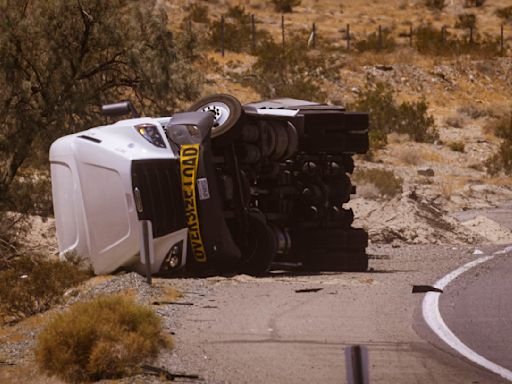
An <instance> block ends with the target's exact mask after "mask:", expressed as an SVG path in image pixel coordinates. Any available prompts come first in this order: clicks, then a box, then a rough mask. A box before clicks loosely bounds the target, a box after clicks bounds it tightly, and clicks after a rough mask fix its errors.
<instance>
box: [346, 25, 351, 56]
mask: <svg viewBox="0 0 512 384" xmlns="http://www.w3.org/2000/svg"><path fill="white" fill-rule="evenodd" d="M346 37H347V51H350V24H347V36H346Z"/></svg>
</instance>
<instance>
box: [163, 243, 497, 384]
mask: <svg viewBox="0 0 512 384" xmlns="http://www.w3.org/2000/svg"><path fill="white" fill-rule="evenodd" d="M479 248H481V249H482V250H483V251H484V252H492V251H494V250H496V249H498V248H497V247H494V248H493V247H479ZM474 249H475V248H474V247H468V246H407V247H401V248H391V247H379V248H371V249H370V253H372V254H373V259H372V260H370V267H371V268H372V269H373V270H372V271H370V272H367V273H339V274H321V275H300V274H289V273H288V274H286V273H284V274H283V273H275V274H274V275H273V276H272V277H268V278H260V279H254V278H250V277H248V276H234V277H229V278H222V277H221V278H210V279H202V280H200V279H186V280H177V281H170V283H171V284H173V285H174V286H176V285H179V286H180V287H181V289H182V291H183V292H184V297H183V299H182V302H184V303H188V304H189V305H178V306H161V307H159V310H158V311H159V313H160V314H161V315H163V317H164V318H165V319H166V326H167V328H168V329H169V330H170V331H173V332H174V333H175V336H174V337H175V341H176V349H175V350H174V351H173V352H172V353H170V354H168V355H164V356H162V357H161V359H160V361H159V364H161V365H163V366H165V367H167V368H168V369H170V370H171V371H174V372H184V373H188V374H192V373H194V374H199V375H200V376H201V378H202V379H203V381H204V382H207V383H312V382H313V383H345V382H346V379H345V366H344V349H345V348H346V347H347V346H349V345H352V344H360V345H365V346H367V348H368V350H369V361H370V366H369V368H370V382H371V383H404V384H405V383H407V384H410V383H475V384H476V383H479V384H482V383H500V382H505V381H504V380H502V379H500V378H499V377H498V376H496V375H494V374H492V373H489V372H488V371H486V370H485V369H483V368H480V367H478V366H477V365H475V364H473V363H470V362H468V361H467V360H466V359H464V358H463V357H461V356H460V355H459V354H457V353H456V352H455V351H453V350H451V349H450V348H448V347H446V345H444V344H443V343H442V342H440V341H439V340H438V339H437V338H436V336H435V335H433V334H432V333H431V332H430V331H429V329H428V327H427V326H426V325H425V323H424V321H423V319H422V317H421V310H420V307H421V301H422V299H423V296H424V294H412V293H411V290H412V286H413V285H414V284H432V283H433V282H434V281H436V280H437V279H438V278H440V277H442V276H444V275H445V274H446V273H448V272H450V271H451V270H453V269H455V268H457V267H458V266H460V265H462V264H465V263H466V262H468V261H470V260H474V259H475V255H473V251H474ZM304 288H321V289H320V290H319V291H317V292H310V293H298V292H296V290H299V289H304ZM502 344H506V343H505V342H504V343H502Z"/></svg>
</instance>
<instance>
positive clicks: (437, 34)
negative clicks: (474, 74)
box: [414, 24, 500, 58]
mask: <svg viewBox="0 0 512 384" xmlns="http://www.w3.org/2000/svg"><path fill="white" fill-rule="evenodd" d="M414 36H415V39H414V44H415V47H416V49H417V50H418V52H420V53H423V54H429V55H439V56H459V55H462V54H467V55H472V56H477V57H484V58H489V57H492V56H496V55H498V54H499V53H500V47H499V42H498V40H497V39H495V38H493V37H492V36H489V35H481V34H478V33H474V34H473V41H472V42H470V41H468V40H467V39H459V38H457V37H456V36H455V35H454V34H452V33H450V31H449V30H447V29H445V30H444V34H443V32H442V30H441V29H436V28H434V27H433V26H432V25H431V24H425V25H421V26H419V27H418V28H417V29H416V31H415V35H414Z"/></svg>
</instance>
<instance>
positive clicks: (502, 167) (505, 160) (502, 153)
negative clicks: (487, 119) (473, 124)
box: [485, 113, 512, 175]
mask: <svg viewBox="0 0 512 384" xmlns="http://www.w3.org/2000/svg"><path fill="white" fill-rule="evenodd" d="M492 130H493V132H494V134H495V135H496V136H497V137H499V138H500V139H502V142H501V144H500V146H499V148H498V151H497V152H496V153H495V154H494V155H493V156H491V157H490V158H489V159H488V160H487V161H486V162H485V166H486V167H487V171H488V172H489V173H490V174H491V175H496V174H498V173H500V172H503V173H505V174H506V175H512V113H510V114H506V115H504V116H502V117H501V118H500V119H498V120H497V121H496V122H495V125H494V126H493V129H492Z"/></svg>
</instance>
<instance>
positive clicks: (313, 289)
mask: <svg viewBox="0 0 512 384" xmlns="http://www.w3.org/2000/svg"><path fill="white" fill-rule="evenodd" d="M322 289H323V288H304V289H296V290H295V293H311V292H318V291H321V290H322Z"/></svg>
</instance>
